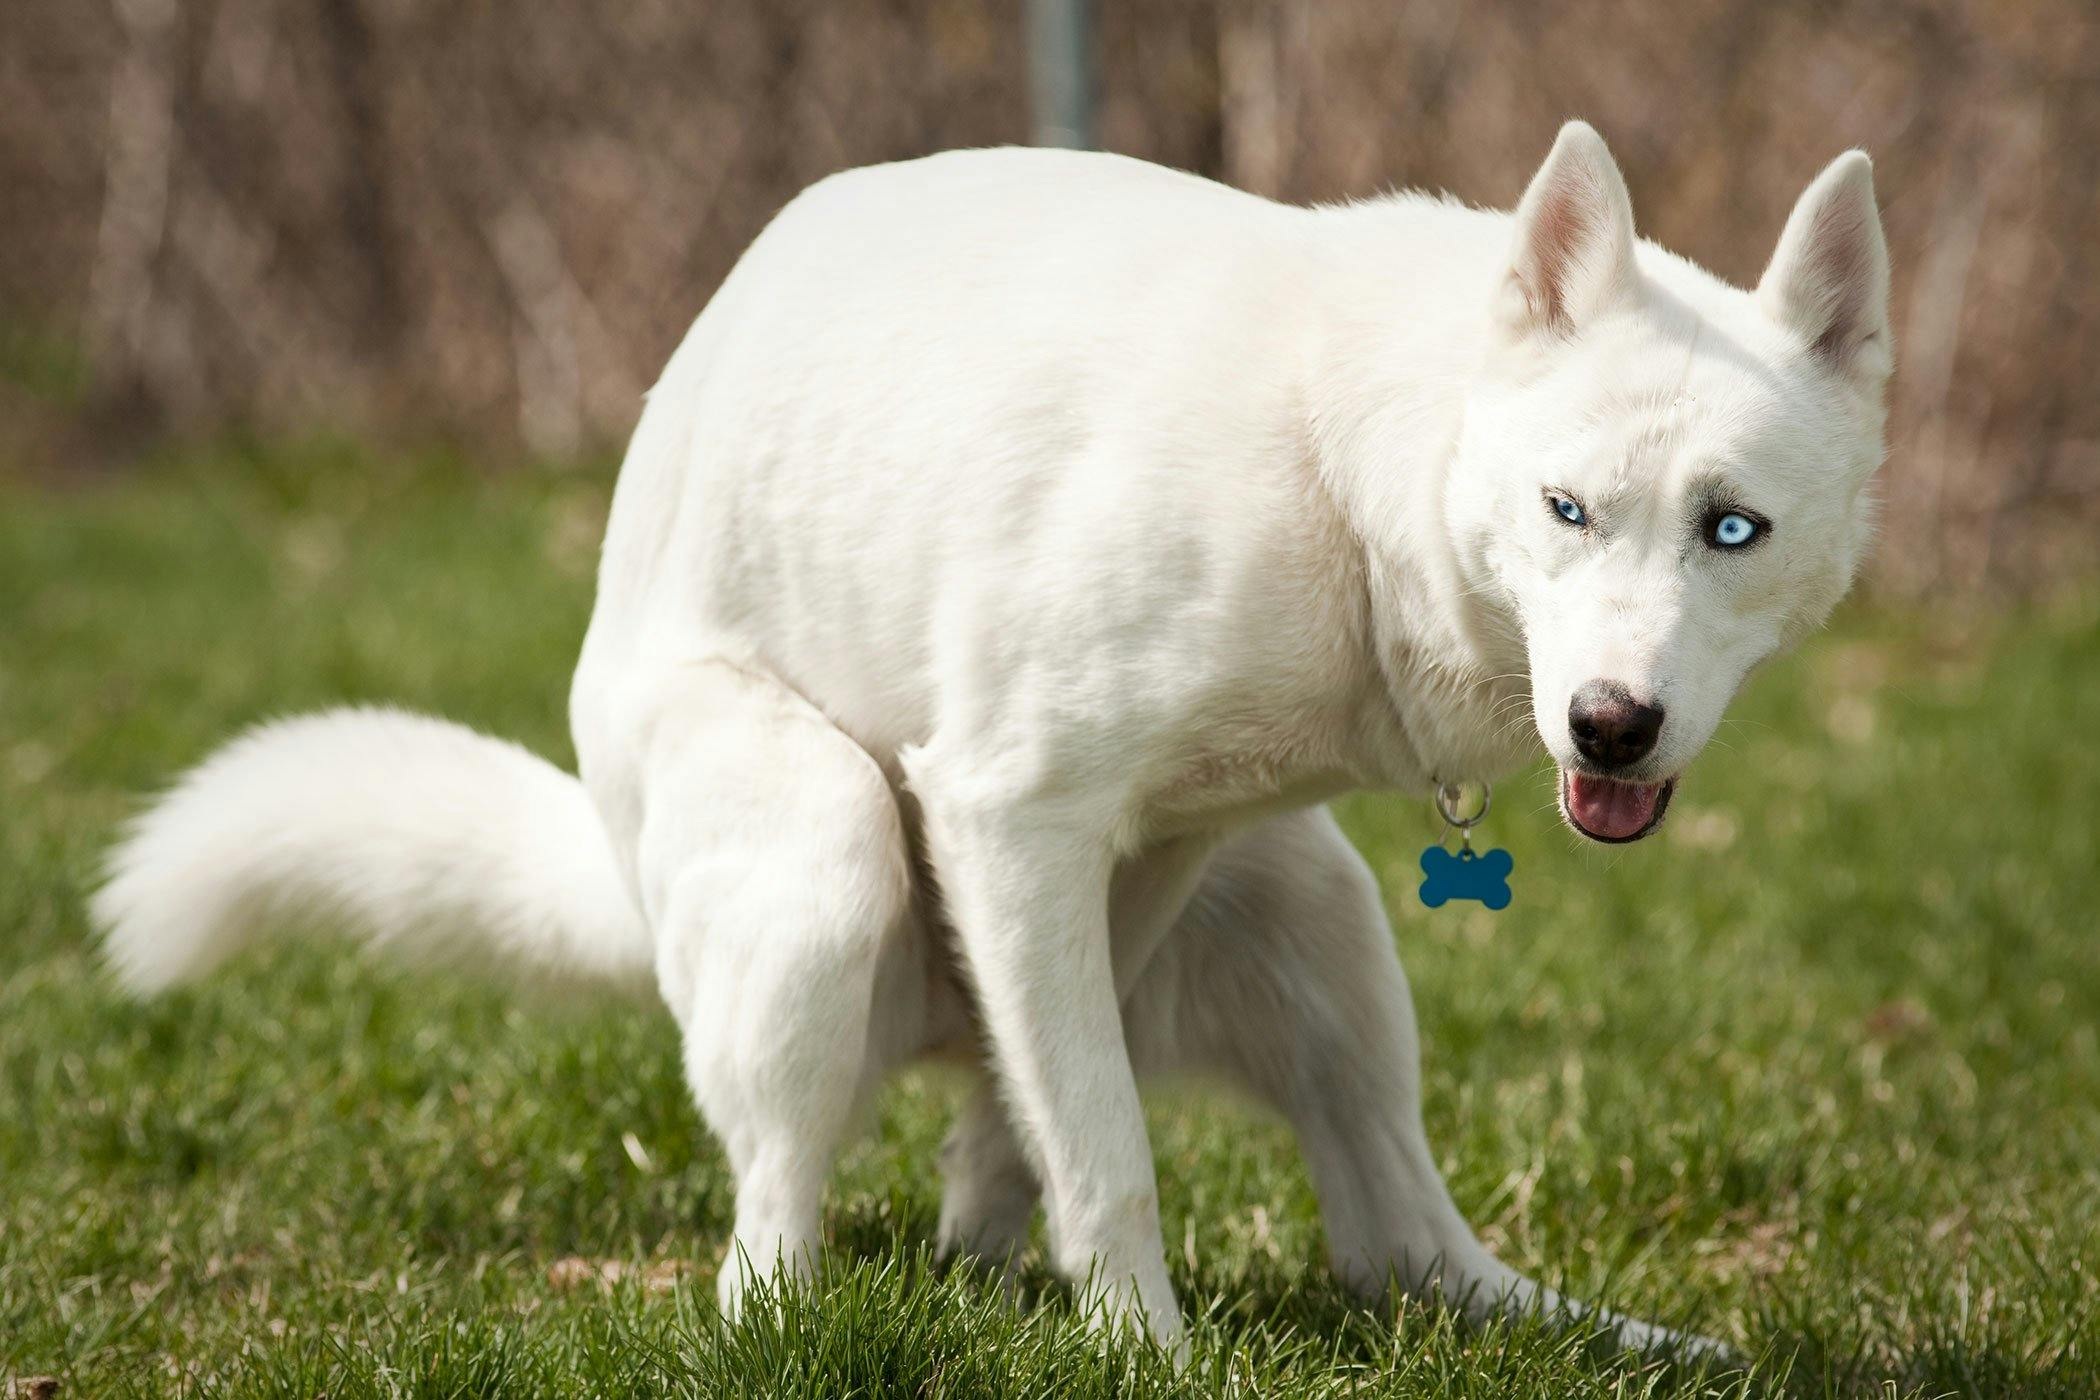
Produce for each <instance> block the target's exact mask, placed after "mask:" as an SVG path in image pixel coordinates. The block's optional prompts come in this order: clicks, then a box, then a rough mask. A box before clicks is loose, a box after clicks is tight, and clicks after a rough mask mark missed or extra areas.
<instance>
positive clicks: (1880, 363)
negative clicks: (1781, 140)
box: [1757, 151, 1893, 389]
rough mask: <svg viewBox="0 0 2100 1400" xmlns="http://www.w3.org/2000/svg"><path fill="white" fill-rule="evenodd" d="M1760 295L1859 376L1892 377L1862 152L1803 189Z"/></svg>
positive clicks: (1865, 381)
mask: <svg viewBox="0 0 2100 1400" xmlns="http://www.w3.org/2000/svg"><path fill="white" fill-rule="evenodd" d="M1757 296H1758V300H1760V301H1762V302H1763V303H1764V304H1765V309H1766V311H1767V312H1768V313H1769V314H1770V315H1771V316H1772V317H1773V318H1774V319H1775V320H1777V321H1778V322H1779V323H1780V324H1781V325H1784V326H1787V327H1789V328H1791V329H1792V330H1793V331H1794V332H1795V333H1797V334H1798V335H1800V337H1801V338H1802V339H1803V340H1804V341H1806V342H1807V343H1808V345H1809V347H1810V348H1811V349H1812V350H1813V352H1814V353H1815V354H1816V355H1817V356H1819V357H1820V358H1821V359H1823V360H1824V362H1825V363H1827V364H1828V365H1829V366H1830V367H1831V368H1832V369H1835V370H1837V371H1838V372H1839V373H1840V374H1843V375H1845V376H1846V377H1847V378H1849V379H1851V380H1852V381H1853V382H1854V383H1856V384H1858V385H1859V386H1861V387H1862V388H1866V389H1878V388H1880V386H1881V384H1882V383H1883V382H1884V381H1885V380H1886V379H1887V378H1888V376H1889V369H1890V366H1891V365H1892V363H1893V360H1892V358H1891V356H1892V348H1893V347H1892V344H1891V340H1890V336H1889V250H1888V244H1887V242H1886V241H1885V240H1884V239H1883V238H1882V235H1881V213H1880V211H1879V210H1878V209H1876V208H1875V205H1874V164H1873V162H1872V161H1870V160H1868V159H1867V153H1866V152H1865V151H1847V152H1845V154H1843V155H1841V156H1839V157H1838V158H1837V159H1836V160H1834V161H1832V162H1831V163H1830V164H1829V165H1828V166H1827V167H1825V169H1824V171H1823V173H1822V174H1821V175H1818V176H1817V177H1816V178H1815V182H1814V183H1813V184H1811V185H1810V186H1809V187H1808V189H1807V191H1806V192H1804V193H1803V194H1802V196H1801V199H1800V202H1799V203H1797V204H1795V206H1794V212H1793V214H1792V215H1791V216H1789V217H1788V219H1787V221H1786V232H1784V233H1782V234H1780V235H1779V247H1778V249H1777V250H1776V251H1775V252H1774V253H1773V254H1772V264H1771V266H1770V267H1767V268H1766V269H1765V275H1764V277H1763V278H1762V279H1761V280H1760V281H1759V282H1758V284H1757Z"/></svg>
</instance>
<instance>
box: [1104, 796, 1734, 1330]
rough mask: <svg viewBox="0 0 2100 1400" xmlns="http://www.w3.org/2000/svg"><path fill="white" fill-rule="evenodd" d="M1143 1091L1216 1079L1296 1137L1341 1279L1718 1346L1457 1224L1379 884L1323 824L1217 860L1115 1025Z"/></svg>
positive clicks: (1268, 830)
mask: <svg viewBox="0 0 2100 1400" xmlns="http://www.w3.org/2000/svg"><path fill="white" fill-rule="evenodd" d="M1125 1035H1126V1037H1127V1039H1128V1042H1129V1045H1130V1050H1131V1058H1132V1061H1133V1063H1134V1064H1135V1065H1136V1066H1137V1068H1138V1071H1139V1072H1140V1073H1141V1074H1147V1073H1157V1072H1161V1071H1173V1072H1197V1073H1214V1074H1222V1075H1223V1076H1224V1077H1226V1078H1227V1079H1229V1080H1233V1081H1236V1082H1238V1083H1239V1084H1240V1085H1242V1086H1243V1087H1245V1088H1247V1089H1248V1090H1250V1091H1251V1092H1253V1093H1254V1094H1255V1096H1256V1097H1258V1098H1261V1099H1264V1100H1266V1101H1268V1102H1269V1103H1271V1104H1273V1105H1274V1106H1275V1107H1276V1108H1277V1109H1278V1110H1280V1111H1281V1112H1282V1113H1283V1114H1284V1115H1285V1116H1286V1117H1287V1118H1288V1119H1289V1120H1290V1121H1291V1123H1292V1125H1293V1126H1294V1127H1295V1128H1296V1130H1297V1132H1298V1135H1299V1139H1300V1142H1301V1145H1302V1147H1303V1150H1304V1152H1305V1157H1306V1162H1307V1166H1308V1168H1309V1170H1310V1172H1311V1175H1312V1178H1313V1185H1314V1189H1315V1191H1316V1192H1317V1194H1318V1196H1319V1199H1320V1208H1321V1213H1322V1215H1323V1217H1324V1219H1325V1223H1326V1226H1327V1236H1328V1248H1329V1253H1330V1257H1331V1260H1332V1263H1333V1267H1334V1269H1335V1271H1336V1273H1337V1274H1338V1275H1340V1277H1341V1278H1342V1279H1343V1280H1344V1281H1345V1282H1347V1283H1349V1284H1350V1285H1351V1286H1352V1287H1354V1288H1356V1289H1358V1290H1360V1291H1363V1292H1366V1293H1375V1292H1377V1291H1379V1290H1381V1289H1383V1288H1384V1287H1385V1286H1386V1284H1387V1281H1388V1280H1389V1279H1395V1280H1397V1281H1398V1282H1399V1284H1400V1285H1401V1286H1402V1287H1404V1288H1406V1289H1408V1290H1409V1291H1410V1292H1412V1293H1415V1294H1417V1295H1418V1296H1424V1297H1439V1298H1442V1299H1444V1300H1446V1301H1448V1302H1450V1303H1453V1304H1456V1305H1457V1306H1459V1307H1460V1308H1462V1309H1463V1310H1464V1311H1465V1312H1466V1313H1467V1314H1468V1315H1469V1316H1471V1317H1473V1318H1474V1319H1475V1320H1482V1319H1485V1318H1487V1317H1490V1316H1494V1315H1505V1316H1521V1315H1525V1314H1531V1313H1537V1314H1539V1315H1541V1316H1544V1317H1546V1318H1548V1319H1555V1318H1557V1319H1560V1320H1562V1321H1566V1322H1570V1323H1574V1324H1577V1325H1582V1326H1594V1327H1596V1328H1598V1329H1600V1330H1605V1331H1613V1332H1616V1333H1617V1335H1618V1336H1619V1337H1620V1338H1621V1339H1622V1340H1623V1341H1624V1342H1625V1343H1627V1344H1629V1345H1632V1346H1635V1347H1642V1348H1645V1347H1653V1346H1661V1345H1670V1344H1685V1345H1687V1346H1688V1348H1689V1349H1696V1350H1706V1349H1708V1348H1709V1347H1710V1346H1711V1344H1708V1343H1704V1342H1702V1341H1701V1340H1700V1339H1697V1338H1682V1337H1679V1336H1678V1335H1677V1334H1674V1333H1672V1332H1670V1331H1668V1330H1667V1329H1664V1328H1661V1327H1658V1326H1654V1325H1651V1324H1648V1323H1644V1322H1638V1321H1634V1320H1631V1319H1628V1318H1623V1317H1620V1316H1618V1315H1617V1314H1614V1313H1611V1312H1609V1311H1606V1310H1605V1309H1602V1308H1593V1307H1589V1306H1586V1305H1582V1304H1577V1303H1574V1302H1572V1301H1570V1300H1567V1299H1564V1298H1562V1297H1561V1296H1560V1295H1559V1294H1557V1293H1555V1292H1554V1291H1553V1290H1551V1289H1548V1288H1546V1287H1544V1286H1542V1285H1539V1284H1536V1283H1534V1282H1532V1281H1531V1280H1530V1279H1527V1278H1525V1277H1524V1276H1523V1275H1521V1274H1519V1273H1517V1272H1516V1271H1515V1270H1513V1269H1511V1268H1509V1267H1507V1266H1506V1265H1504V1264H1502V1263H1501V1262H1500V1261H1498V1260H1497V1259H1495V1257H1494V1256H1493V1255H1492V1254H1490V1253H1489V1252H1488V1251H1487V1249H1486V1248H1485V1247H1484V1246H1483V1245H1481V1243H1480V1242H1479V1240H1478V1239H1477V1238H1476V1237H1475V1236H1474V1234H1473V1231H1472V1229H1471V1228H1470V1227H1469V1226H1468V1225H1467V1224H1466V1222H1465V1220H1464V1218H1463V1217H1462V1216H1461V1215H1460V1214H1459V1211H1458V1208H1457V1206H1456V1205H1455V1204H1454V1203H1453V1202H1452V1199H1451V1195H1450V1192H1449V1191H1448V1190H1447V1189H1446V1188H1445V1185H1444V1180H1443V1177H1442V1174H1441V1173H1439V1172H1438V1170H1437V1167H1436V1161H1435V1158H1434V1157H1433V1156H1432V1155H1431V1153H1430V1150H1429V1144H1428V1140H1427V1138H1426V1137H1425V1135H1424V1133H1423V1128H1422V1113H1421V1088H1420V1073H1419V1050H1418V1044H1417V1036H1416V1030H1415V1018H1414V1007H1413V1003H1412V1000H1411V998H1410V995H1409V992H1408V986H1407V978H1406V975H1405V974H1404V973H1403V972H1402V971H1401V968H1400V960H1399V956H1398V954H1397V952H1396V951H1395V948H1394V943H1393V935H1392V929H1391V926H1390V924H1389V923H1388V921H1387V918H1386V915H1385V910H1384V906H1383V903H1382V901H1381V899H1380V897H1379V891H1378V886H1377V883H1376V881H1375V880H1374V878H1373V877H1372V875H1371V872H1370V869H1369V867H1368V866H1367V865H1366V864H1365V863H1364V861H1363V858H1362V857H1361V856H1359V855H1358V854H1357V852H1356V850H1355V849H1354V848H1353V847H1352V846H1351V845H1350V844H1349V842H1348V840H1347V838H1345V837H1344V836H1343V835H1342V833H1341V830H1340V828H1339V827H1337V826H1336V825H1335V823H1334V820H1333V818H1332V817H1331V816H1329V815H1328V814H1327V812H1326V811H1324V810H1312V811H1305V812H1297V813H1292V814H1289V815H1286V816H1282V817H1277V818H1274V819H1271V820H1270V821H1268V822H1266V823H1264V824H1263V825H1261V826H1260V827H1257V828H1255V829H1254V830H1252V831H1250V832H1248V833H1246V834H1244V835H1242V836H1240V837H1239V838H1237V839H1236V840H1234V841H1233V842H1232V843H1230V844H1229V845H1227V846H1226V847H1224V848H1223V849H1221V850H1220V851H1219V852H1218V854H1217V855H1216V857H1215V858H1214V859H1213V860H1212V862H1211V864H1210V868H1209V871H1208V873H1207V878H1206V879H1205V881H1204V883H1203V885H1202V886H1201V888H1200V889H1199V890H1198V892H1197V895H1196V898H1195V899H1194V901H1193V902H1192V903H1191V904H1190V906H1189V908H1188V909H1187V910H1186V911H1185V912H1184V914H1183V916H1182V919H1181V921H1180V923H1179V925H1178V926H1177V927H1176V929H1175V930H1174V933H1173V935H1172V936H1171V937H1170V938H1169V939H1168V941H1167V943H1166V944H1165V945H1164V946H1163V947H1162V948H1161V950H1160V953H1159V955H1158V957H1157V959H1156V960H1155V964H1154V966H1153V967H1152V968H1151V969H1149V970H1148V972H1147V975H1146V976H1145V977H1144V978H1143V979H1142V980H1141V982H1140V983H1139V985H1138V987H1137V988H1136V990H1135V992H1134V993H1133V995H1132V998H1131V1000H1130V1003H1129V1004H1128V1005H1127V1006H1126V1008H1125Z"/></svg>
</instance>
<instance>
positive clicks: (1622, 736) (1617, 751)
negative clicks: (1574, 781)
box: [1568, 681, 1663, 770]
mask: <svg viewBox="0 0 2100 1400" xmlns="http://www.w3.org/2000/svg"><path fill="white" fill-rule="evenodd" d="M1662 727H1663V712H1662V710H1661V709H1660V708H1659V707H1657V706H1654V705H1643V704H1641V703H1640V702H1638V701H1636V700H1635V699H1634V698H1633V692H1631V691H1629V690H1628V689H1627V688H1626V687H1625V686H1623V685H1620V684H1619V683H1618V682H1617V681H1590V682H1589V683H1587V684H1586V685H1584V686H1582V687H1581V688H1580V689H1578V690H1577V691H1576V692H1575V694H1574V696H1573V697H1572V698H1571V699H1570V700H1569V701H1568V733H1569V734H1571V735H1573V736H1574V739H1575V748H1576V750H1577V751H1578V752H1579V753H1581V755H1582V756H1583V757H1584V758H1586V759H1588V760H1589V761H1590V762H1592V763H1594V764H1596V765H1597V766H1598V767H1599V768H1603V769H1606V770H1609V769H1613V768H1625V767H1627V766H1629V765H1631V764H1634V763H1638V762H1640V761H1641V760H1642V759H1644V758H1646V757H1647V756H1648V751H1649V750H1650V749H1652V748H1654V747H1655V736H1656V735H1658V734H1660V733H1662Z"/></svg>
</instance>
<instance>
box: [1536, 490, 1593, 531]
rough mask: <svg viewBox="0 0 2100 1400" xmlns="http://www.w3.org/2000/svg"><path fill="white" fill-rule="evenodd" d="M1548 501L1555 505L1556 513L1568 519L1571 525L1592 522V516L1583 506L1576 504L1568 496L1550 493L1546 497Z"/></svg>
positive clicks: (1549, 503) (1554, 511) (1554, 510)
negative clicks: (1551, 494)
mask: <svg viewBox="0 0 2100 1400" xmlns="http://www.w3.org/2000/svg"><path fill="white" fill-rule="evenodd" d="M1546 503H1547V504H1548V505H1550V506H1552V507H1553V513H1554V514H1555V515H1557V516H1559V517H1560V518H1561V519H1563V520H1565V521H1567V522H1568V523H1569V524H1570V525H1587V524H1589V523H1590V518H1589V516H1588V515H1586V514H1584V513H1583V509H1582V507H1581V506H1579V505H1576V504H1575V503H1574V502H1573V501H1571V500H1569V499H1568V498H1567V497H1566V496H1550V495H1549V496H1548V497H1546Z"/></svg>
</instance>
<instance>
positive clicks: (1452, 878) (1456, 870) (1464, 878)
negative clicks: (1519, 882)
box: [1418, 846, 1517, 909]
mask: <svg viewBox="0 0 2100 1400" xmlns="http://www.w3.org/2000/svg"><path fill="white" fill-rule="evenodd" d="M1516 865H1517V863H1516V861H1515V860H1513V859H1512V858H1511V857H1510V854H1509V852H1508V851H1502V850H1494V851H1489V852H1488V853H1487V854H1486V855H1475V854H1473V852H1472V851H1471V850H1470V849H1466V850H1460V851H1456V852H1453V851H1447V850H1445V849H1444V848H1443V847H1442V846H1431V847H1430V848H1429V849H1428V850H1426V851H1424V852H1422V874H1423V876H1424V877H1425V878H1424V879H1423V881H1422V888H1421V889H1420V890H1419V891H1418V893H1419V894H1420V895H1421V896H1422V902H1423V903H1424V904H1426V905H1428V906H1429V907H1430V908H1431V909H1435V908H1438V907H1440V906H1441V905H1442V904H1443V903H1444V901H1446V900H1450V899H1477V900H1479V901H1480V902H1481V903H1482V904H1485V905H1486V906H1487V907H1488V908H1490V909H1507V908H1508V907H1509V873H1510V871H1512V870H1514V869H1516Z"/></svg>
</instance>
